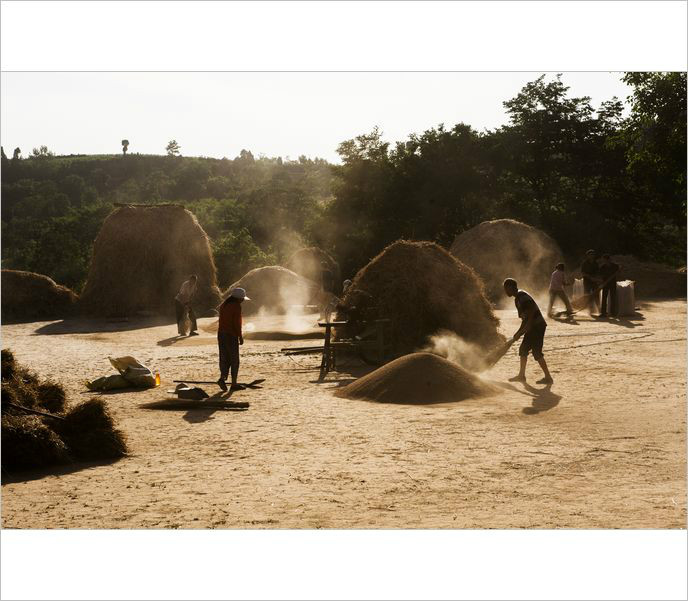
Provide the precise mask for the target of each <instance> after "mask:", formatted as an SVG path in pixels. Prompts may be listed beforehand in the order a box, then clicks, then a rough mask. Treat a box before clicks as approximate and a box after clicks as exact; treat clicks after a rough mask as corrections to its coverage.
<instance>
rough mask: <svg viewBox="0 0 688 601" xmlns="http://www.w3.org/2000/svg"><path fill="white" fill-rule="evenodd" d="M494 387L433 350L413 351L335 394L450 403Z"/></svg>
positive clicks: (378, 399)
mask: <svg viewBox="0 0 688 601" xmlns="http://www.w3.org/2000/svg"><path fill="white" fill-rule="evenodd" d="M491 392H494V389H493V388H492V387H491V386H490V385H488V384H487V383H485V382H483V381H482V380H480V379H479V378H477V377H476V376H474V375H473V374H471V373H470V372H468V371H466V370H465V369H463V368H462V367H460V366H459V365H457V364H456V363H452V362H451V361H447V360H446V359H444V358H442V357H438V356H437V355H433V354H432V353H412V354H410V355H404V356H403V357H399V358H398V359H395V360H394V361H392V362H391V363H388V364H387V365H385V366H383V367H381V368H379V369H376V370H375V371H374V372H372V373H369V374H368V375H366V376H364V377H362V378H360V379H358V380H356V381H355V382H353V383H352V384H349V385H348V386H345V387H344V388H342V389H341V390H339V391H337V393H336V394H337V396H341V397H344V398H350V399H367V400H370V401H378V402H380V403H414V404H415V403H450V402H453V401H463V400H464V399H469V398H476V397H480V396H485V395H487V394H490V393H491Z"/></svg>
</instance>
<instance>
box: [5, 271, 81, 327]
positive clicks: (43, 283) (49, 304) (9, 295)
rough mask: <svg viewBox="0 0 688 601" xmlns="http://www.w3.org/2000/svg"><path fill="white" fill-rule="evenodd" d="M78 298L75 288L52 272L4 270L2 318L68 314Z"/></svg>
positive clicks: (43, 317) (32, 317)
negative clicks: (59, 281)
mask: <svg viewBox="0 0 688 601" xmlns="http://www.w3.org/2000/svg"><path fill="white" fill-rule="evenodd" d="M76 301H77V295H76V294H74V292H72V291H71V290H70V289H69V288H66V287H65V286H60V285H59V284H56V283H55V282H54V281H53V280H52V279H50V278H49V277H48V276H45V275H41V274H39V273H31V272H30V271H14V270H12V269H3V270H2V319H3V321H5V322H11V321H23V320H29V321H32V320H39V319H61V318H63V317H68V316H69V315H70V314H71V313H72V311H73V309H74V304H75V303H76Z"/></svg>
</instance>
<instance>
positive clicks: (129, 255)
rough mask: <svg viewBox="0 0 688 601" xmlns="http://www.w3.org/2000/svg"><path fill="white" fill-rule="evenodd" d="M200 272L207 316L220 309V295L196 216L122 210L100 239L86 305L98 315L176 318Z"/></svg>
mask: <svg viewBox="0 0 688 601" xmlns="http://www.w3.org/2000/svg"><path fill="white" fill-rule="evenodd" d="M194 273H195V274H196V275H197V276H198V291H197V293H196V297H195V299H194V308H195V310H196V313H197V314H199V315H203V314H204V313H207V312H208V311H209V310H211V309H214V308H215V307H216V306H217V305H218V304H219V302H220V291H219V289H218V287H217V274H216V270H215V263H214V261H213V256H212V252H211V249H210V243H209V241H208V236H207V235H206V233H205V232H204V231H203V228H202V227H201V226H200V225H199V223H198V221H197V220H196V217H195V216H194V215H193V214H192V213H190V212H189V211H187V210H186V209H184V208H183V207H181V206H177V205H153V206H135V207H134V206H124V207H120V208H117V209H115V210H114V211H113V212H112V213H110V215H108V217H107V218H106V219H105V221H104V223H103V227H102V228H101V230H100V233H99V234H98V237H97V238H96V241H95V245H94V248H93V259H92V261H91V267H90V269H89V273H88V281H87V282H86V286H85V288H84V291H83V294H82V295H81V299H80V305H81V306H82V307H83V308H84V310H86V311H87V312H89V313H92V314H96V315H108V316H110V315H131V314H134V313H136V312H138V311H152V312H155V313H160V314H163V315H170V316H171V315H173V314H174V297H175V295H176V294H177V292H178V291H179V287H180V285H181V284H182V282H183V281H184V280H186V279H187V278H188V277H189V275H191V274H194Z"/></svg>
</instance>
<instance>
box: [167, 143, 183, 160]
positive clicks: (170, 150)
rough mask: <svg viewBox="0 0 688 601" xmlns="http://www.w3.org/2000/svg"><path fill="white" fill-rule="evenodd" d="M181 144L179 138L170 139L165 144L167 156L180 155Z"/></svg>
mask: <svg viewBox="0 0 688 601" xmlns="http://www.w3.org/2000/svg"><path fill="white" fill-rule="evenodd" d="M179 151H180V146H179V144H177V140H170V141H169V142H168V143H167V146H165V152H167V156H170V157H171V156H179Z"/></svg>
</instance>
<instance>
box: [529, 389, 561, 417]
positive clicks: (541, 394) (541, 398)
mask: <svg viewBox="0 0 688 601" xmlns="http://www.w3.org/2000/svg"><path fill="white" fill-rule="evenodd" d="M523 388H525V389H526V390H527V391H528V392H529V393H530V394H531V396H532V405H531V406H530V407H524V408H523V413H525V414H526V415H537V414H538V413H541V412H543V411H549V410H550V409H554V407H556V406H557V405H558V404H559V401H560V400H561V395H559V394H555V393H553V392H552V385H551V384H548V385H546V386H545V387H544V388H534V387H533V386H531V385H530V384H528V383H526V382H524V383H523Z"/></svg>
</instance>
